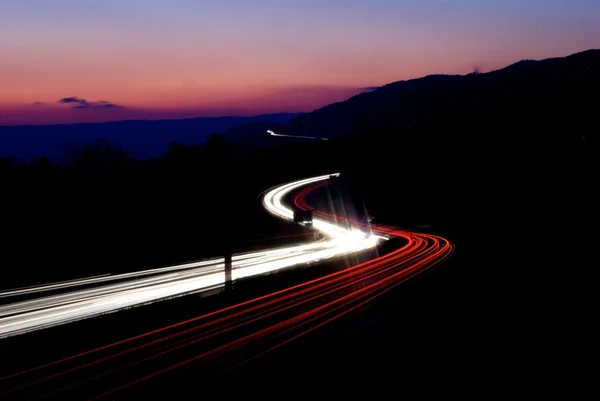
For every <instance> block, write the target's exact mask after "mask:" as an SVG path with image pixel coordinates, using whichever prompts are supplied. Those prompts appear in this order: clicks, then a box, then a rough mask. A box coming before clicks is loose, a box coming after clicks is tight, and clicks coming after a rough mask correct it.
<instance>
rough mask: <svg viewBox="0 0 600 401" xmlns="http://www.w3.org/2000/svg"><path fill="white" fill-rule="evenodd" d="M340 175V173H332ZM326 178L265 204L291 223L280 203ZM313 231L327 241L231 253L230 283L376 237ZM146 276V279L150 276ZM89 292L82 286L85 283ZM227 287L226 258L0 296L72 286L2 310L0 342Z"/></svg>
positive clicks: (272, 195) (320, 225)
mask: <svg viewBox="0 0 600 401" xmlns="http://www.w3.org/2000/svg"><path fill="white" fill-rule="evenodd" d="M334 175H336V176H338V175H339V174H334ZM329 177H330V175H324V176H320V177H315V178H309V179H305V180H300V181H295V182H292V183H288V184H285V185H281V186H279V187H276V188H274V189H272V190H270V191H268V192H267V193H266V194H265V196H264V198H263V206H264V207H265V208H266V209H267V210H268V211H269V212H270V213H272V214H274V215H276V216H278V217H280V218H283V219H285V220H293V217H294V212H293V211H292V210H291V209H289V208H288V207H286V206H285V205H284V204H283V198H284V197H285V196H286V195H287V194H289V193H290V192H291V191H293V190H295V189H297V188H299V187H302V186H304V185H308V184H311V183H314V182H317V181H322V180H326V179H328V178H329ZM313 227H314V228H315V229H317V230H319V231H321V232H323V233H324V234H325V235H326V236H327V237H328V239H326V240H321V241H316V242H312V243H308V244H302V245H294V246H288V247H281V248H277V249H271V250H265V251H259V252H250V253H246V254H240V255H235V256H234V257H233V258H232V270H233V271H232V279H233V280H236V279H240V278H243V277H249V276H255V275H259V274H265V273H269V272H273V271H276V270H280V269H284V268H289V267H292V266H297V265H301V264H306V263H313V262H316V261H319V260H324V259H329V258H332V257H337V256H342V255H346V254H349V253H355V252H360V251H363V250H366V249H370V248H373V247H375V246H376V245H377V243H378V240H379V238H378V237H377V236H374V235H370V234H368V233H364V232H362V231H360V230H347V229H345V228H342V227H340V226H337V225H335V224H332V223H329V222H326V221H325V220H320V219H313ZM148 276H150V277H148ZM116 280H122V282H116V283H115V282H114V281H116ZM92 284H93V285H95V287H93V288H81V287H82V286H86V285H92ZM224 284H225V264H224V258H215V259H210V260H205V261H200V262H193V263H186V264H182V265H177V266H169V267H164V268H159V269H152V270H145V271H140V272H134V273H125V274H120V275H114V276H106V277H91V278H87V279H80V280H74V281H69V282H62V283H52V284H47V285H42V286H37V287H31V288H23V289H17V290H12V291H5V292H2V293H0V297H9V296H17V295H30V294H34V293H38V292H43V291H50V290H64V289H67V288H76V287H79V288H80V289H78V290H71V291H70V292H66V293H62V294H58V295H51V296H45V297H40V298H35V299H30V300H26V301H21V302H15V303H12V304H8V305H3V306H0V338H3V337H8V336H11V335H16V334H22V333H25V332H28V331H33V330H38V329H42V328H46V327H51V326H56V325H59V324H64V323H68V322H72V321H75V320H81V319H85V318H89V317H92V316H97V315H100V314H104V313H108V312H114V311H117V310H120V309H124V308H128V307H132V306H135V305H142V304H147V303H150V302H154V301H157V300H160V299H167V298H172V297H175V296H179V295H183V294H189V293H194V292H199V291H209V290H213V289H217V288H221V287H223V286H224Z"/></svg>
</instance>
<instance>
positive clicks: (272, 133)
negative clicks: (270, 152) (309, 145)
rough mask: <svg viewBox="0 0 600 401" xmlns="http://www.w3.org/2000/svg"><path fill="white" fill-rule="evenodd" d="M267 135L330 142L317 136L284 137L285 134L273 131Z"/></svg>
mask: <svg viewBox="0 0 600 401" xmlns="http://www.w3.org/2000/svg"><path fill="white" fill-rule="evenodd" d="M267 133H269V134H270V135H271V136H281V137H285V138H302V139H320V140H322V141H328V140H329V139H327V138H317V137H316V136H301V135H284V134H278V133H276V132H274V131H271V130H267Z"/></svg>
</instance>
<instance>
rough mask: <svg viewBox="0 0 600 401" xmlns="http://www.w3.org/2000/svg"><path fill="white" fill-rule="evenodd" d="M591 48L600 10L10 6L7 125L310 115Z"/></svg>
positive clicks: (575, 2)
mask: <svg viewBox="0 0 600 401" xmlns="http://www.w3.org/2000/svg"><path fill="white" fill-rule="evenodd" d="M590 48H600V1H598V0H496V1H491V0H449V1H441V0H369V1H365V0H361V1H358V0H295V1H290V0H260V1H258V0H168V1H167V0H160V1H159V0H102V1H97V0H8V1H1V2H0V125H14V124H42V123H69V122H82V121H109V120H122V119H130V118H148V119H158V118H179V117H195V116H217V115H252V114H263V113H271V112H283V111H290V112H292V111H310V110H312V109H314V108H317V107H320V106H323V105H325V104H328V103H331V102H334V101H339V100H343V99H346V98H348V97H349V96H352V95H354V94H356V93H359V92H361V91H363V90H366V88H367V87H373V86H379V85H382V84H385V83H389V82H393V81H398V80H404V79H410V78H416V77H420V76H423V75H427V74H433V73H443V74H465V73H469V72H471V71H472V70H473V69H474V68H478V69H480V70H482V71H489V70H493V69H498V68H501V67H504V66H506V65H508V64H511V63H513V62H516V61H519V60H521V59H543V58H548V57H555V56H566V55H569V54H572V53H576V52H579V51H583V50H587V49H590ZM61 99H63V101H62V102H60V100H61Z"/></svg>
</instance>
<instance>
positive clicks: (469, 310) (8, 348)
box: [0, 233, 489, 399]
mask: <svg viewBox="0 0 600 401" xmlns="http://www.w3.org/2000/svg"><path fill="white" fill-rule="evenodd" d="M439 234H442V233H439ZM448 237H449V238H450V237H453V238H452V240H453V241H454V242H455V244H456V245H457V248H456V251H455V253H454V254H453V256H452V257H451V258H450V259H449V260H448V261H446V262H445V263H444V264H443V265H440V266H438V267H437V268H434V269H433V270H429V271H428V272H426V273H424V274H422V275H420V276H417V277H415V278H413V279H412V280H409V281H408V282H406V283H404V284H403V285H401V286H400V287H398V288H397V289H396V290H394V291H392V292H391V293H389V294H387V295H385V296H383V297H381V298H379V299H377V300H376V301H375V302H373V303H371V304H370V306H369V307H368V308H363V309H360V310H358V311H356V312H354V313H352V314H350V315H348V316H347V317H345V318H343V319H341V320H339V321H336V322H335V323H332V324H330V325H328V326H325V327H323V328H321V329H319V330H317V331H315V332H313V333H312V334H309V335H307V336H305V337H302V338H300V339H298V340H296V341H293V342H291V343H289V344H286V345H284V346H282V347H280V348H278V349H276V350H274V351H272V352H270V353H268V354H266V355H263V356H261V357H260V358H257V359H255V360H253V361H251V362H249V363H247V364H244V365H242V366H240V367H238V368H235V367H236V365H237V364H238V363H239V362H240V361H242V360H245V359H246V358H247V357H251V356H253V355H257V354H258V353H260V352H262V351H264V349H259V348H256V347H255V348H254V349H252V347H250V348H246V349H243V350H241V351H240V353H239V354H234V355H229V356H227V357H226V358H222V359H218V360H216V361H213V362H211V363H208V364H207V363H202V364H194V363H191V364H189V365H186V366H183V367H181V368H179V369H175V370H173V371H172V372H169V373H166V374H164V375H161V376H157V377H155V378H152V379H151V380H148V381H146V382H144V383H142V384H140V385H139V386H134V387H132V388H131V389H129V390H127V391H125V392H122V393H118V394H115V398H118V397H117V396H119V397H124V399H132V397H134V398H136V399H137V398H138V397H140V398H141V397H151V398H156V397H160V398H162V399H165V397H174V398H176V399H179V398H187V397H188V396H189V397H193V398H199V397H200V398H201V397H203V396H204V395H217V394H222V395H223V396H227V394H233V393H235V394H236V395H238V394H239V395H245V396H250V395H266V394H269V393H279V394H281V391H282V390H284V389H285V391H286V392H287V391H292V392H293V393H295V392H297V391H302V390H308V391H309V392H310V393H313V394H315V395H318V394H319V393H321V392H322V391H327V390H330V391H336V392H339V391H345V390H350V391H352V392H353V391H355V390H356V389H359V388H360V389H363V390H364V389H367V388H372V387H373V386H375V387H377V388H379V389H384V388H386V387H388V386H391V387H394V388H395V387H397V386H402V385H412V384H413V383H414V379H415V378H422V379H424V380H426V381H427V380H430V378H432V377H435V376H437V373H439V372H443V376H444V377H446V378H448V377H462V376H463V375H471V374H473V372H475V370H474V368H473V365H471V364H470V363H469V362H472V360H473V356H474V355H475V346H474V344H475V343H481V344H482V345H483V348H482V349H478V350H477V355H478V356H480V357H483V358H484V359H487V358H488V356H486V353H487V351H486V348H487V347H489V344H486V343H485V336H484V335H483V333H481V332H477V329H476V324H475V322H476V321H477V319H478V318H477V315H476V314H475V308H474V306H473V305H476V300H474V299H472V295H473V294H474V292H473V291H472V288H473V287H472V286H473V283H471V282H469V276H468V274H467V272H466V270H465V269H464V261H463V256H462V255H463V249H462V238H461V237H460V235H459V234H458V233H454V235H452V236H448ZM382 251H385V249H383V250H382ZM356 262H357V260H356V259H355V258H350V260H347V261H346V264H347V265H352V264H355V263H356ZM341 267H343V266H340V263H339V262H338V263H329V264H324V265H322V266H319V267H313V268H307V269H299V270H295V271H292V272H286V273H280V274H275V275H271V276H268V277H262V278H256V279H251V280H248V281H247V282H241V283H236V287H235V289H234V291H233V292H232V293H231V294H230V295H215V296H211V297H208V298H202V299H201V298H200V296H198V295H192V296H188V297H184V298H179V299H175V300H171V301H167V302H162V303H157V304H153V305H150V306H146V307H140V308H135V309H131V310H128V311H124V312H119V313H115V314H111V315H106V316H103V317H99V318H95V319H90V320H86V321H82V322H78V323H74V324H71V325H66V326H62V327H57V328H52V329H48V330H45V331H40V332H35V333H31V334H27V335H23V336H18V337H14V338H11V339H8V340H4V341H3V348H2V354H3V358H2V359H3V360H5V361H7V360H10V361H12V363H10V364H3V367H2V372H1V373H0V374H1V375H2V376H5V375H6V374H10V373H14V372H16V371H20V370H22V369H26V368H27V367H31V366H35V365H39V364H43V363H45V362H48V361H52V360H56V359H58V358H61V357H64V356H68V355H72V354H74V353H77V352H82V351H85V350H88V349H92V348H94V347H98V346H102V345H105V344H108V343H111V342H113V341H118V340H121V339H123V338H127V337H129V336H132V335H136V334H139V333H143V332H146V331H149V330H152V329H156V328H159V327H162V326H165V325H168V324H172V323H175V322H178V321H181V320H185V319H189V318H191V317H194V316H197V315H201V314H203V313H206V312H208V311H210V310H215V309H218V308H222V307H224V306H227V305H230V304H232V303H237V302H241V301H244V300H247V299H251V298H254V297H256V296H260V295H263V294H266V293H269V292H272V291H276V290H278V289H281V288H285V287H286V286H289V285H293V284H295V283H299V282H303V281H306V280H308V279H311V278H314V277H317V276H319V275H321V274H323V273H325V272H331V271H335V270H337V269H339V268H341ZM159 351H160V350H156V352H159ZM197 352H198V351H197ZM193 354H194V348H193V347H192V348H189V349H187V350H185V351H184V356H185V357H191V356H193ZM172 362H173V363H176V362H177V360H173V361H172ZM161 364H162V365H161V366H154V368H164V367H166V366H167V365H168V361H167V362H165V360H163V361H162V362H161ZM457 366H460V368H457ZM114 367H115V368H118V367H119V366H117V365H115V366H114ZM145 373H148V372H146V371H144V370H143V369H140V370H139V371H135V370H134V371H132V372H128V373H126V374H130V375H132V378H134V377H136V376H141V375H143V374H145ZM432 375H433V376H432ZM440 377H441V376H440ZM384 378H386V379H384ZM389 378H392V380H391V381H390V380H389ZM123 379H126V380H127V376H126V375H118V376H117V377H116V379H114V380H115V382H113V381H112V380H113V379H107V380H105V381H102V380H99V381H98V382H97V383H96V384H95V385H90V386H85V387H82V388H83V392H82V393H81V392H80V393H69V392H66V393H59V394H57V397H58V398H56V399H65V398H64V397H66V396H75V397H77V398H81V397H82V396H83V397H84V398H85V397H88V396H89V395H91V394H99V393H101V392H102V391H105V390H107V389H109V388H111V387H113V386H115V384H117V382H120V381H122V380H123ZM63 384H65V385H66V384H67V383H63ZM54 389H55V388H50V389H49V390H54ZM21 395H22V394H21Z"/></svg>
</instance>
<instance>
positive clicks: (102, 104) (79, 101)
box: [58, 96, 123, 109]
mask: <svg viewBox="0 0 600 401" xmlns="http://www.w3.org/2000/svg"><path fill="white" fill-rule="evenodd" d="M58 103H67V104H74V106H73V108H74V109H121V108H123V107H122V106H119V105H117V104H114V103H111V102H107V101H106V100H100V101H99V102H88V101H87V100H86V99H84V98H81V97H77V96H71V97H64V98H62V99H60V100H59V101H58Z"/></svg>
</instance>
